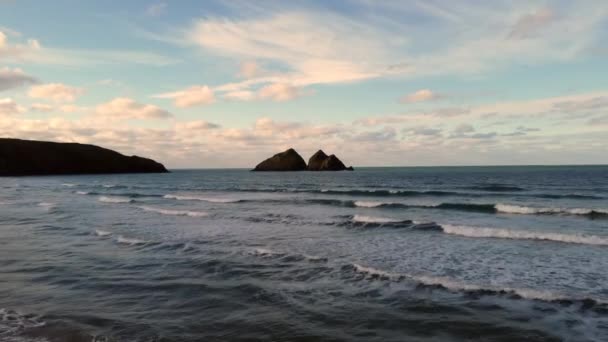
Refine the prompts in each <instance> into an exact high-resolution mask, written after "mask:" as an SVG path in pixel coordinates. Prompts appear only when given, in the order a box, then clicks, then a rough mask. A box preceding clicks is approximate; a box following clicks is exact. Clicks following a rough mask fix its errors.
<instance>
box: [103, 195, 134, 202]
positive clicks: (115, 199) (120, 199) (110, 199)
mask: <svg viewBox="0 0 608 342" xmlns="http://www.w3.org/2000/svg"><path fill="white" fill-rule="evenodd" d="M99 201H100V202H104V203H133V200H132V199H130V198H126V197H110V196H101V197H99Z"/></svg>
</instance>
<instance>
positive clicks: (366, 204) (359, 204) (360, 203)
mask: <svg viewBox="0 0 608 342" xmlns="http://www.w3.org/2000/svg"><path fill="white" fill-rule="evenodd" d="M384 204H386V203H384V202H375V201H355V206H356V207H362V208H377V207H380V206H382V205H384Z"/></svg>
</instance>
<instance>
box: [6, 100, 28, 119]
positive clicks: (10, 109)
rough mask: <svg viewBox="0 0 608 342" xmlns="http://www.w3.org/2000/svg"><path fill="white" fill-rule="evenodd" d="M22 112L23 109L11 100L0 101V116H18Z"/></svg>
mask: <svg viewBox="0 0 608 342" xmlns="http://www.w3.org/2000/svg"><path fill="white" fill-rule="evenodd" d="M24 111H25V109H24V108H23V107H21V106H19V105H18V104H17V103H16V102H15V101H14V100H13V99H10V98H4V99H0V116H5V115H13V114H19V113H22V112H24Z"/></svg>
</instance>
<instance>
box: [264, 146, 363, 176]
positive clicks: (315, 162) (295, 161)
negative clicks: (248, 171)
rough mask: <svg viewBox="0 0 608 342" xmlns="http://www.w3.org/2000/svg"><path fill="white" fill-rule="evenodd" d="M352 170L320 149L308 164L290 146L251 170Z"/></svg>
mask: <svg viewBox="0 0 608 342" xmlns="http://www.w3.org/2000/svg"><path fill="white" fill-rule="evenodd" d="M344 170H348V171H353V170H354V169H353V167H352V166H349V167H346V166H345V165H344V163H342V161H340V159H338V157H336V156H335V155H333V154H332V155H331V156H328V155H327V154H325V152H323V151H322V150H319V151H317V153H315V154H314V155H313V156H312V157H310V159H309V160H308V166H307V165H306V162H305V161H304V159H303V158H302V157H301V156H300V155H299V154H298V152H296V150H294V149H293V148H290V149H289V150H287V151H285V152H281V153H278V154H275V155H274V156H272V157H270V158H268V159H266V160H264V161H263V162H261V163H259V164H258V165H257V166H256V167H255V169H253V171H344Z"/></svg>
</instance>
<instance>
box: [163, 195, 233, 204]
mask: <svg viewBox="0 0 608 342" xmlns="http://www.w3.org/2000/svg"><path fill="white" fill-rule="evenodd" d="M164 198H166V199H174V200H178V201H202V202H212V203H236V202H239V201H240V200H238V199H233V198H217V197H204V196H187V195H165V196H164Z"/></svg>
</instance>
